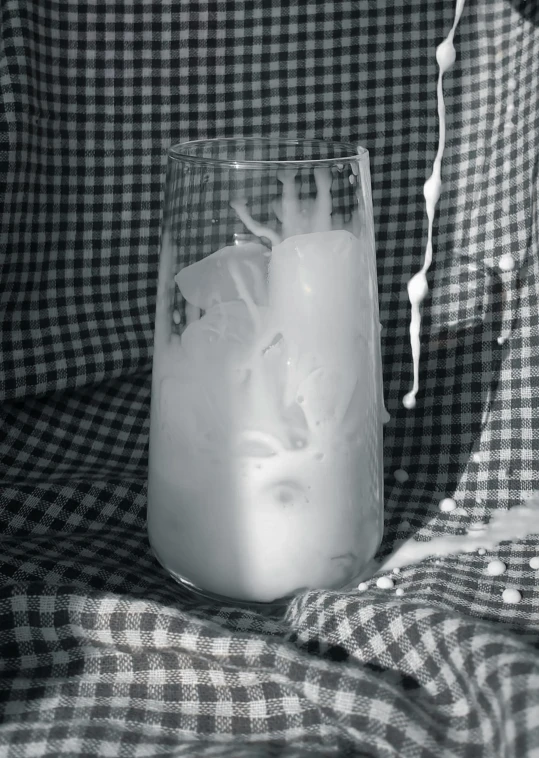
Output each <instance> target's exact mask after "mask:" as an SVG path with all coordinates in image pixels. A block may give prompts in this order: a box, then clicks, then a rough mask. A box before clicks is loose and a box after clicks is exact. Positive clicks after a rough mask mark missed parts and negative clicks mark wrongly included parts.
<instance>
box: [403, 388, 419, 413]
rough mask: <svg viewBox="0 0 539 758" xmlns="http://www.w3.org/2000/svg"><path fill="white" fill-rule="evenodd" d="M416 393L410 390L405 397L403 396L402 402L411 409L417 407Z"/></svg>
mask: <svg viewBox="0 0 539 758" xmlns="http://www.w3.org/2000/svg"><path fill="white" fill-rule="evenodd" d="M415 403H416V400H415V395H414V393H413V392H408V393H407V394H406V395H405V396H404V397H403V398H402V404H403V405H404V407H405V408H406V409H407V410H409V411H411V410H412V409H413V408H415Z"/></svg>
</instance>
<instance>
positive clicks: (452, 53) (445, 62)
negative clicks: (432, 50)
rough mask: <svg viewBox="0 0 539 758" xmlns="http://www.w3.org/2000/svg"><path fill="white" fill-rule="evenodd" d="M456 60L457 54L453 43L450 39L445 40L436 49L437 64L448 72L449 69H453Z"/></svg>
mask: <svg viewBox="0 0 539 758" xmlns="http://www.w3.org/2000/svg"><path fill="white" fill-rule="evenodd" d="M456 59H457V53H456V50H455V47H454V45H453V42H452V41H451V40H450V39H444V41H443V42H440V44H439V45H438V47H437V48H436V62H437V63H438V66H439V67H440V68H441V69H443V70H444V71H447V69H448V68H451V66H452V65H453V63H454V62H455V61H456Z"/></svg>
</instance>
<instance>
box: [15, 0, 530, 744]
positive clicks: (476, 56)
mask: <svg viewBox="0 0 539 758" xmlns="http://www.w3.org/2000/svg"><path fill="white" fill-rule="evenodd" d="M453 5H454V3H453V2H452V1H451V0H444V1H443V2H442V0H438V1H437V2H428V1H427V0H408V1H407V2H404V1H402V2H395V0H376V1H375V2H374V1H373V2H370V1H369V0H359V2H329V0H327V1H326V0H313V2H309V3H302V2H284V1H281V0H274V1H273V2H269V0H263V1H262V2H245V1H244V0H227V2H224V0H218V2H212V3H210V2H207V0H201V1H200V2H192V3H191V2H188V1H187V0H179V1H175V2H172V0H159V2H157V1H156V0H146V1H145V2H138V3H137V2H128V0H110V2H107V3H104V2H102V3H97V2H89V3H83V2H77V1H76V0H65V1H64V2H59V1H58V0H24V2H23V0H4V2H3V3H2V6H1V9H0V38H1V49H0V50H1V52H0V56H1V58H0V88H1V98H0V102H1V104H2V109H1V110H0V162H1V166H2V185H1V193H0V203H1V205H0V214H1V227H0V298H1V300H0V302H1V330H2V331H1V334H2V342H1V349H0V395H1V398H2V408H1V411H0V452H1V459H0V471H1V476H0V483H1V489H0V505H1V510H0V523H1V532H0V548H1V549H0V578H1V586H0V647H1V652H0V755H2V756H8V758H11V757H13V758H26V757H27V756H51V757H52V756H54V758H56V757H57V756H73V757H77V758H79V757H80V758H82V756H84V757H85V758H86V757H88V756H90V757H92V758H93V757H94V756H95V757H96V758H97V756H99V757H100V758H101V757H103V756H114V758H117V757H118V756H120V757H121V756H126V757H129V758H136V757H139V756H157V755H159V756H167V755H169V756H172V755H174V756H189V757H190V758H193V757H194V758H197V757H198V756H216V757H218V758H224V757H225V756H230V757H232V756H233V757H234V758H247V757H248V758H251V757H254V756H256V757H257V758H258V757H260V758H264V757H265V756H268V757H269V756H285V758H300V756H308V755H313V756H316V755H318V756H332V755H335V756H346V755H351V756H369V757H371V756H376V757H378V756H380V757H382V756H384V757H386V756H399V758H419V757H420V758H440V757H441V756H444V758H445V756H448V758H450V757H454V758H468V757H469V758H492V756H496V757H498V756H499V757H500V758H524V757H525V756H526V757H528V756H532V757H533V756H539V656H538V655H537V632H538V630H539V588H538V587H537V583H538V581H539V575H538V574H537V573H536V572H534V571H533V570H532V569H530V567H529V565H528V562H529V559H530V558H531V557H532V556H533V555H534V554H535V552H536V549H537V548H536V544H535V541H534V540H533V539H529V540H520V541H517V542H513V543H508V544H504V545H503V546H502V547H501V548H500V550H499V551H498V556H499V557H500V558H501V559H502V560H503V561H505V562H506V564H507V566H508V570H507V573H506V574H504V575H502V576H500V577H489V576H488V575H486V574H485V571H484V569H485V562H486V560H488V558H489V556H488V555H487V556H480V555H467V556H464V557H453V558H447V559H443V560H441V561H440V562H439V563H436V562H435V561H432V560H430V561H424V562H423V563H422V564H420V565H418V566H414V567H410V568H407V569H404V570H403V571H402V572H401V574H399V575H398V576H396V577H395V582H396V587H399V588H401V589H403V590H404V594H403V595H402V596H396V595H395V594H394V592H393V591H389V590H380V589H377V588H376V586H375V585H374V584H373V583H372V582H371V583H370V584H369V588H368V589H367V591H366V592H364V593H362V594H359V593H357V592H355V591H352V592H340V593H339V592H309V593H307V594H304V595H302V596H300V597H298V598H297V599H296V600H294V601H293V602H292V603H291V604H290V605H289V607H288V608H287V609H286V610H285V611H284V612H283V614H281V615H278V614H275V615H272V614H271V613H261V612H260V613H259V612H248V611H244V610H239V609H230V608H222V607H218V606H209V605H208V606H204V605H200V604H197V603H195V602H194V601H193V600H191V599H190V598H188V597H186V596H184V595H183V593H182V591H181V590H180V588H179V587H178V586H176V585H175V584H174V583H173V582H172V580H171V579H169V578H168V577H167V576H166V575H165V573H164V572H163V570H162V569H161V568H160V567H159V566H158V564H157V563H156V561H155V560H154V559H153V557H152V556H151V554H150V552H149V547H148V542H147V538H146V534H145V523H144V522H145V498H146V486H145V480H146V459H147V450H146V446H147V435H148V410H149V393H150V378H149V371H150V365H151V350H152V338H153V334H152V322H153V314H154V308H155V292H156V282H157V261H158V249H159V230H160V209H161V207H162V190H163V186H164V179H165V168H166V150H167V148H168V147H169V145H170V144H171V143H175V142H179V141H182V140H185V139H197V138H204V137H215V136H219V137H222V136H233V135H246V136H248V135H254V134H260V135H266V136H269V135H279V136H281V137H303V138H309V137H316V138H325V139H330V140H342V141H346V142H353V143H358V144H362V145H364V146H365V147H367V148H368V149H369V151H370V154H371V172H372V189H373V205H374V211H375V231H376V238H377V251H378V277H379V290H380V310H381V320H382V322H383V324H384V327H385V328H384V332H383V336H382V339H383V345H382V347H383V357H384V378H385V394H386V401H387V405H388V409H389V411H390V413H391V415H392V420H391V422H390V423H389V425H388V426H387V427H386V439H385V442H386V445H385V464H386V524H385V537H384V543H383V546H382V553H384V554H385V553H388V552H389V551H390V550H391V549H392V547H393V546H394V544H395V542H396V541H397V540H398V539H400V538H401V537H403V536H405V535H406V534H412V533H415V534H416V535H417V536H418V538H419V539H428V538H430V537H432V536H433V535H439V534H442V533H457V532H458V531H459V530H462V529H463V528H465V527H466V526H468V525H469V524H470V523H473V522H476V521H482V520H484V519H487V518H488V517H489V514H490V513H491V512H492V511H493V510H494V509H496V508H506V507H508V506H510V505H512V504H517V503H519V502H520V501H521V500H522V499H523V498H525V497H527V496H528V495H529V494H531V493H532V492H534V491H535V490H536V489H537V485H536V481H537V478H538V474H539V442H538V440H539V414H538V413H537V412H536V411H535V406H536V404H537V396H538V394H539V370H538V361H539V358H538V356H539V313H538V305H537V303H538V297H537V292H538V289H539V244H538V232H539V230H538V223H539V217H538V214H537V190H538V181H539V180H538V169H537V167H538V156H539V99H538V97H537V92H538V91H539V64H538V61H539V5H538V4H537V3H536V2H534V0H468V2H467V4H466V7H465V10H464V14H463V17H462V21H461V24H460V26H459V29H458V32H457V35H456V47H457V53H458V58H457V63H456V64H455V66H454V68H453V70H452V71H450V72H449V73H448V74H447V76H446V78H445V91H446V96H447V97H446V102H447V116H448V143H447V151H446V158H445V162H444V167H443V179H444V193H443V196H442V199H441V202H440V206H439V215H438V217H437V222H436V228H435V265H434V267H433V270H432V272H431V274H430V275H429V283H430V287H431V289H430V298H429V300H428V302H427V304H426V307H425V312H424V315H425V322H424V330H423V342H422V350H423V353H422V362H421V392H420V394H419V396H418V407H417V410H416V411H415V412H408V411H405V410H404V409H403V408H402V406H401V398H402V396H403V395H404V394H405V392H406V391H407V390H408V389H409V388H410V384H411V356H410V349H409V345H408V338H407V319H408V315H409V306H408V302H407V297H406V290H405V284H406V281H407V280H408V278H409V277H410V275H411V274H412V273H413V272H415V271H416V270H417V269H418V267H419V265H420V263H421V260H422V256H423V251H424V244H425V232H426V219H425V214H424V207H423V200H422V185H423V182H424V180H425V179H426V178H427V176H428V174H429V170H430V164H431V161H432V159H433V156H434V152H435V149H436V142H437V118H436V74H437V72H436V66H435V59H434V48H435V46H436V44H437V43H439V42H440V41H441V40H442V39H443V37H444V36H445V35H446V33H447V32H448V30H449V28H450V27H451V24H452V19H453V10H454V8H453ZM507 252H509V253H511V254H512V255H513V257H514V259H515V261H516V263H517V265H516V267H515V270H514V271H512V272H509V273H503V272H501V271H500V270H499V269H498V268H497V261H498V259H499V257H500V256H501V255H502V254H503V253H507ZM503 335H506V338H505V339H500V340H499V339H498V338H501V337H502V336H503ZM500 342H501V344H500ZM397 468H404V469H406V470H407V471H408V473H409V475H410V478H409V480H408V482H406V483H405V484H399V483H397V482H396V481H395V480H394V478H393V471H394V470H395V469H397ZM442 495H451V496H454V497H455V498H456V500H457V501H458V504H459V506H460V509H461V510H459V511H457V512H456V513H455V512H454V513H449V514H441V513H440V512H439V510H438V508H437V498H438V497H440V496H442ZM505 587H516V588H520V590H521V592H522V596H523V599H522V602H521V603H520V604H519V605H517V606H509V605H504V604H503V603H502V601H501V593H502V591H503V589H504V588H505Z"/></svg>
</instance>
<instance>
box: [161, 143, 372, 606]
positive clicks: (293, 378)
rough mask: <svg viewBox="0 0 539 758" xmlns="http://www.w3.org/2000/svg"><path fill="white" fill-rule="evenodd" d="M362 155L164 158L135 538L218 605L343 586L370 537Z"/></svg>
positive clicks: (322, 151)
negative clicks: (146, 437) (145, 448)
mask: <svg viewBox="0 0 539 758" xmlns="http://www.w3.org/2000/svg"><path fill="white" fill-rule="evenodd" d="M383 413H384V410H383V398H382V372H381V359H380V329H379V315H378V294H377V281H376V265H375V251H374V233H373V219H372V201H371V187H370V173H369V160H368V152H367V151H366V150H364V149H362V148H355V147H353V146H352V145H347V144H335V143H327V142H321V141H314V140H313V141H293V140H278V139H275V140H273V139H224V140H205V141H196V142H188V143H184V144H180V145H176V146H174V147H172V148H171V149H170V151H169V162H168V174H167V181H166V191H165V201H164V217H163V228H162V243H161V256H160V266H159V283H158V292H157V308H156V321H155V343H154V359H153V383H152V405H151V431H150V459H149V481H148V533H149V540H150V544H151V546H152V549H153V551H154V553H155V555H156V557H157V559H158V560H159V562H160V563H161V564H162V565H163V566H164V568H165V569H166V570H167V571H168V572H169V573H170V574H171V575H172V576H173V577H174V578H175V579H176V580H177V581H178V582H180V583H182V584H183V585H185V586H186V587H188V588H190V589H191V590H193V591H195V592H198V593H201V594H202V595H204V596H206V597H209V598H214V599H218V600H220V601H234V602H247V603H272V602H276V601H282V600H283V599H286V598H288V597H290V596H293V595H294V594H295V593H297V592H300V591H302V590H305V589H308V588H341V587H344V586H346V585H347V584H349V583H350V581H352V580H353V579H354V577H356V576H357V575H358V574H359V573H360V572H361V570H362V568H363V567H364V566H365V565H366V564H367V563H368V562H369V561H370V560H371V559H372V557H373V556H374V554H375V552H376V550H377V548H378V546H379V544H380V540H381V536H382V526H383V461H382V420H383V419H382V417H383Z"/></svg>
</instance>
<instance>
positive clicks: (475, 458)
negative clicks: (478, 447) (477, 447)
mask: <svg viewBox="0 0 539 758" xmlns="http://www.w3.org/2000/svg"><path fill="white" fill-rule="evenodd" d="M472 461H473V462H474V463H481V453H474V454H473V455H472Z"/></svg>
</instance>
